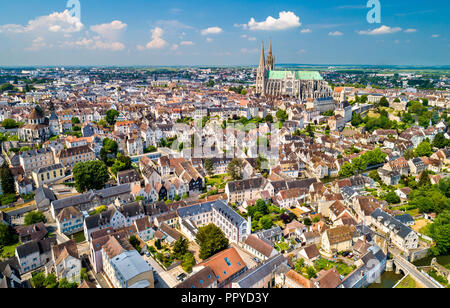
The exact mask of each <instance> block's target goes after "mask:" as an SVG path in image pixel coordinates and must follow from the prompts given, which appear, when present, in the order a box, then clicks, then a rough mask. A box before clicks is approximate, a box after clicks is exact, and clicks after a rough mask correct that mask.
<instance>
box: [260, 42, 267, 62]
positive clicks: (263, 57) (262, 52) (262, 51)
mask: <svg viewBox="0 0 450 308" xmlns="http://www.w3.org/2000/svg"><path fill="white" fill-rule="evenodd" d="M265 63H266V60H265V56H264V43H262V45H261V58H260V59H259V67H260V68H261V67H264V66H265Z"/></svg>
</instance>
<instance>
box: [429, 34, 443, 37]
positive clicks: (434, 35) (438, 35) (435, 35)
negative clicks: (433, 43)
mask: <svg viewBox="0 0 450 308" xmlns="http://www.w3.org/2000/svg"><path fill="white" fill-rule="evenodd" d="M440 36H441V35H440V34H433V35H432V36H431V37H432V38H438V37H440Z"/></svg>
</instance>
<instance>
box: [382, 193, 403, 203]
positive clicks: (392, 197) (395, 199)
mask: <svg viewBox="0 0 450 308" xmlns="http://www.w3.org/2000/svg"><path fill="white" fill-rule="evenodd" d="M384 200H386V202H388V203H389V204H399V203H400V197H399V196H397V194H396V193H395V191H390V192H389V193H388V194H387V195H386V196H384Z"/></svg>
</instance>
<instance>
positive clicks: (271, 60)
mask: <svg viewBox="0 0 450 308" xmlns="http://www.w3.org/2000/svg"><path fill="white" fill-rule="evenodd" d="M274 69H275V57H274V56H273V54H272V40H270V45H269V54H268V55H267V63H266V70H268V71H273V70H274Z"/></svg>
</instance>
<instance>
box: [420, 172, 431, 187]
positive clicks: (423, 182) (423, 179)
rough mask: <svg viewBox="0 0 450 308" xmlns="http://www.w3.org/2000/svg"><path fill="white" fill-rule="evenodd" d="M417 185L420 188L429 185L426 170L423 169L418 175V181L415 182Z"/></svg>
mask: <svg viewBox="0 0 450 308" xmlns="http://www.w3.org/2000/svg"><path fill="white" fill-rule="evenodd" d="M417 186H418V187H421V188H422V187H430V186H431V180H430V176H429V175H428V171H427V170H425V171H423V172H422V174H421V175H420V179H419V183H418V184H417Z"/></svg>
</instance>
